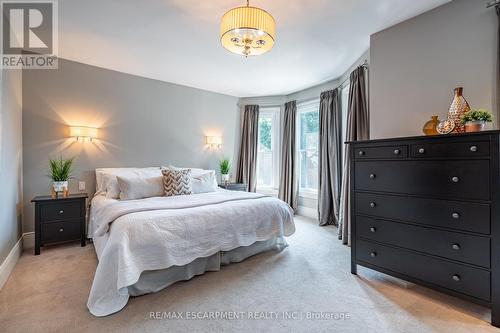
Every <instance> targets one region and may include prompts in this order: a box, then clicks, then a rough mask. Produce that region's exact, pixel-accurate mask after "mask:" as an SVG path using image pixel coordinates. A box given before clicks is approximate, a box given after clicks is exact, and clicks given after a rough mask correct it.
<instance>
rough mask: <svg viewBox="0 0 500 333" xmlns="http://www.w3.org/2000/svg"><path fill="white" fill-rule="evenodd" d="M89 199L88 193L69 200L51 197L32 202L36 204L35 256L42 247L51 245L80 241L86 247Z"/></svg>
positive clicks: (73, 195) (40, 197)
mask: <svg viewBox="0 0 500 333" xmlns="http://www.w3.org/2000/svg"><path fill="white" fill-rule="evenodd" d="M87 197H88V195H87V193H78V194H72V195H69V196H68V197H67V198H56V199H53V198H52V197H51V196H50V195H49V196H38V197H35V198H33V200H31V202H34V203H35V255H39V254H40V246H44V245H46V244H50V243H60V242H68V241H76V240H80V242H81V245H82V247H83V246H85V244H86V235H85V213H86V206H85V203H86V199H87Z"/></svg>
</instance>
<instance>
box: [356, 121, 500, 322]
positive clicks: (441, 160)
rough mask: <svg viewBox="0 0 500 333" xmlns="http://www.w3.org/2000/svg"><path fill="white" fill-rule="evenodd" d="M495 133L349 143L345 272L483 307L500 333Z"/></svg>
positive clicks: (498, 174)
mask: <svg viewBox="0 0 500 333" xmlns="http://www.w3.org/2000/svg"><path fill="white" fill-rule="evenodd" d="M499 136H500V132H499V131H487V132H480V133H465V134H454V135H447V136H434V137H410V138H397V139H381V140H369V141H358V142H352V143H350V149H351V151H350V152H351V156H353V158H352V159H351V168H352V170H353V172H352V179H351V199H352V201H351V203H352V205H351V209H352V211H351V213H352V227H351V243H352V248H351V255H352V259H351V260H352V261H351V271H352V273H353V274H356V273H357V272H356V269H357V265H362V266H365V267H368V268H371V269H374V270H377V271H380V272H383V273H386V274H389V275H392V276H395V277H398V278H401V279H404V280H407V281H410V282H414V283H418V284H421V285H424V286H427V287H430V288H434V289H437V290H439V291H442V292H446V293H448V294H451V295H454V296H458V297H461V298H465V299H467V300H470V301H473V302H476V303H480V304H483V305H487V306H490V307H491V309H492V315H491V318H492V319H491V320H492V324H493V325H494V326H497V327H500V243H499V242H500V202H499V200H500V195H499V191H500V186H499V185H500V169H499Z"/></svg>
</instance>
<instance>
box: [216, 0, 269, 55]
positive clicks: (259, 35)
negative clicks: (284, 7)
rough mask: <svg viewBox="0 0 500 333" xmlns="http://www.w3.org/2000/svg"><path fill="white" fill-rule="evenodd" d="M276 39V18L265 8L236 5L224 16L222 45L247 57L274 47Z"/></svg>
mask: <svg viewBox="0 0 500 333" xmlns="http://www.w3.org/2000/svg"><path fill="white" fill-rule="evenodd" d="M275 39H276V24H275V22H274V18H273V17H272V16H271V14H269V13H268V12H266V11H265V10H263V9H260V8H257V7H251V6H250V4H249V1H248V0H247V5H246V6H243V7H236V8H233V9H231V10H230V11H228V12H227V13H226V14H224V16H222V21H221V25H220V41H221V43H222V46H223V47H224V48H225V49H226V50H228V51H230V52H232V53H236V54H240V55H244V56H245V57H248V56H254V55H261V54H264V53H266V52H268V51H270V50H271V49H272V48H273V45H274V41H275Z"/></svg>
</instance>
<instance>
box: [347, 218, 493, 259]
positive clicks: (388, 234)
mask: <svg viewBox="0 0 500 333" xmlns="http://www.w3.org/2000/svg"><path fill="white" fill-rule="evenodd" d="M356 235H358V237H362V238H367V239H371V240H375V241H378V242H382V243H387V244H391V245H396V246H401V247H404V248H407V249H411V250H415V251H420V252H424V253H428V254H432V255H436V256H440V257H444V258H448V259H452V260H457V261H461V262H465V263H468V264H473V265H477V266H483V267H485V268H489V267H490V238H489V237H484V236H472V235H466V234H461V233H457V232H451V231H441V230H436V229H431V228H426V227H419V226H415V225H410V224H404V223H397V222H389V221H384V220H378V219H375V218H370V217H364V216H357V217H356Z"/></svg>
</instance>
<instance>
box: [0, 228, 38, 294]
mask: <svg viewBox="0 0 500 333" xmlns="http://www.w3.org/2000/svg"><path fill="white" fill-rule="evenodd" d="M34 246H35V233H34V232H26V233H24V234H23V235H22V236H21V238H19V240H18V241H17V243H16V245H14V247H13V248H12V250H10V252H9V255H8V256H7V258H5V260H4V261H3V263H2V264H1V265H0V290H1V289H2V288H3V286H4V285H5V282H7V280H8V279H9V276H10V274H11V273H12V271H13V270H14V267H15V266H16V264H17V261H18V260H19V258H20V257H21V254H23V250H24V249H30V248H33V247H34Z"/></svg>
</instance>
